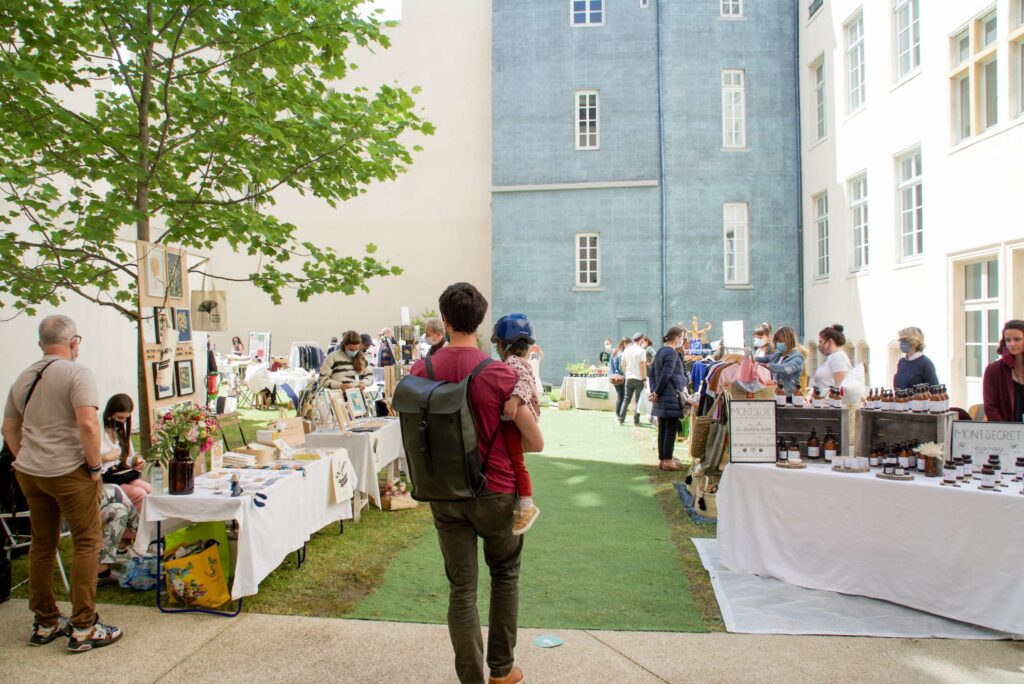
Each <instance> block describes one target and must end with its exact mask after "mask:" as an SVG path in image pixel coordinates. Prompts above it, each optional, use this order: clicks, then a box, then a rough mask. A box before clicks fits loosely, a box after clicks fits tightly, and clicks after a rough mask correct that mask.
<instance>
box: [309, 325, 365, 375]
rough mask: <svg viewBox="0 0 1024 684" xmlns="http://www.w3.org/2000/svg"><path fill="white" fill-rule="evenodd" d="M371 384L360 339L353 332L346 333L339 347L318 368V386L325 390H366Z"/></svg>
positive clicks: (357, 334)
mask: <svg viewBox="0 0 1024 684" xmlns="http://www.w3.org/2000/svg"><path fill="white" fill-rule="evenodd" d="M371 384H373V369H372V368H370V364H369V363H367V362H366V355H365V354H364V353H363V343H362V339H361V338H360V337H359V333H357V332H356V331H355V330H349V331H347V332H346V333H345V334H344V335H343V336H342V338H341V346H340V347H338V351H336V352H334V353H333V354H331V355H330V356H328V357H327V358H326V359H324V365H322V366H320V386H321V387H323V388H325V389H354V388H356V387H358V388H359V389H366V388H367V387H369V386H370V385H371Z"/></svg>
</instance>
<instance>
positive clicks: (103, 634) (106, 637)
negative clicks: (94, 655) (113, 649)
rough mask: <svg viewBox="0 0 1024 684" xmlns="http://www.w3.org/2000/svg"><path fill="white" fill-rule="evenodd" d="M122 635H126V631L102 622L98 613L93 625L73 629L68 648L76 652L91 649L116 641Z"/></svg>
mask: <svg viewBox="0 0 1024 684" xmlns="http://www.w3.org/2000/svg"><path fill="white" fill-rule="evenodd" d="M122 636H124V632H122V631H121V629H120V628H119V627H114V626H113V625H105V624H103V623H102V622H100V616H99V615H97V616H96V622H94V623H93V625H92V627H86V628H85V629H79V628H78V627H75V628H74V629H73V630H71V637H70V638H69V639H68V650H69V651H73V652H75V653H81V652H83V651H91V650H92V649H94V648H100V647H101V646H109V645H110V644H113V643H116V642H117V641H119V640H120V639H121V637H122Z"/></svg>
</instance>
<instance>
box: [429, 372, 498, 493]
mask: <svg viewBox="0 0 1024 684" xmlns="http://www.w3.org/2000/svg"><path fill="white" fill-rule="evenodd" d="M427 363H430V359H429V358H427ZM491 363H494V359H492V358H491V357H489V356H488V357H487V358H486V359H484V360H483V361H481V362H480V363H478V364H477V365H476V368H474V369H473V370H472V371H471V372H470V374H469V384H470V385H472V384H473V378H475V377H476V376H478V375H479V374H480V372H481V371H482V370H483V369H484V368H486V367H487V366H489V365H490V364H491ZM468 389H469V387H468V385H467V391H468ZM499 430H501V416H498V427H496V428H494V432H492V433H491V439H490V441H489V442H488V443H487V444H488V448H487V453H486V454H481V459H480V473H481V474H483V473H484V471H486V470H487V461H488V459H489V458H490V457H491V451H492V450H493V449H494V440H496V439H497V438H498V431H499Z"/></svg>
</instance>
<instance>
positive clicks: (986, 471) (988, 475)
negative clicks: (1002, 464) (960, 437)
mask: <svg viewBox="0 0 1024 684" xmlns="http://www.w3.org/2000/svg"><path fill="white" fill-rule="evenodd" d="M993 475H994V473H993V471H992V466H990V465H989V464H987V463H986V464H985V465H983V466H981V484H980V485H979V487H980V488H981V489H993V488H994V487H995V479H994V477H993Z"/></svg>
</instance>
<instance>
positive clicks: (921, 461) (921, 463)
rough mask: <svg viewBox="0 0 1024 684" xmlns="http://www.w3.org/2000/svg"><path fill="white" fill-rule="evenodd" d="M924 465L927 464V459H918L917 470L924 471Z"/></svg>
mask: <svg viewBox="0 0 1024 684" xmlns="http://www.w3.org/2000/svg"><path fill="white" fill-rule="evenodd" d="M924 465H925V460H924V459H923V458H919V459H917V472H919V473H923V472H924Z"/></svg>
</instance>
